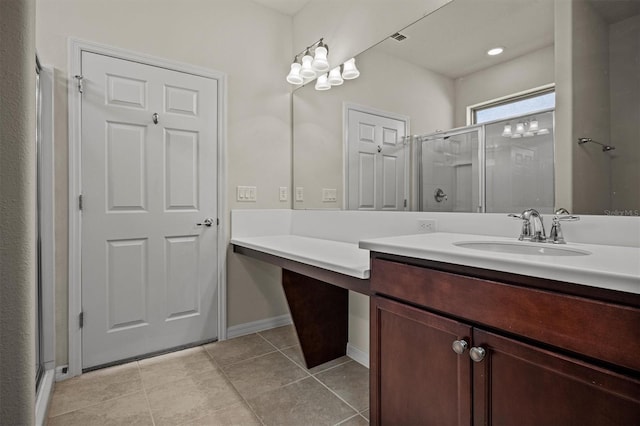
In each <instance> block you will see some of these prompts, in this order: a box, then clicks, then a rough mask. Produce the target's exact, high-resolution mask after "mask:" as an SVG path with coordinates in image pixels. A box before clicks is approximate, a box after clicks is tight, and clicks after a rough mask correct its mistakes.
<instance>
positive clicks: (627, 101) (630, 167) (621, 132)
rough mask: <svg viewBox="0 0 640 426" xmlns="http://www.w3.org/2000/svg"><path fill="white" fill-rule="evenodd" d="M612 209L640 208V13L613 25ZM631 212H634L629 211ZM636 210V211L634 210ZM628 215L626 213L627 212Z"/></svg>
mask: <svg viewBox="0 0 640 426" xmlns="http://www.w3.org/2000/svg"><path fill="white" fill-rule="evenodd" d="M609 61H610V62H609V76H610V84H611V86H610V89H611V123H616V125H612V126H611V136H610V141H609V142H608V143H610V144H612V145H614V146H615V147H616V150H615V151H612V152H611V157H612V165H611V170H612V175H611V193H612V199H611V209H612V210H614V211H616V210H617V211H623V212H624V211H626V212H627V213H626V214H635V215H638V214H640V213H638V212H639V211H640V190H638V184H639V183H640V167H638V164H640V120H639V118H640V15H636V16H634V17H632V18H628V19H625V20H624V21H622V22H618V23H616V24H613V25H611V26H610V27H609ZM629 211H631V213H629ZM634 212H635V213H634ZM623 214H625V213H623Z"/></svg>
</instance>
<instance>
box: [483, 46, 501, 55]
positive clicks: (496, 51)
mask: <svg viewBox="0 0 640 426" xmlns="http://www.w3.org/2000/svg"><path fill="white" fill-rule="evenodd" d="M502 52H504V47H494V48H492V49H489V50H487V55H489V56H496V55H499V54H501V53H502Z"/></svg>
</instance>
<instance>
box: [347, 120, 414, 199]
mask: <svg viewBox="0 0 640 426" xmlns="http://www.w3.org/2000/svg"><path fill="white" fill-rule="evenodd" d="M346 127H347V156H348V158H347V178H348V179H347V194H348V200H347V202H348V209H349V210H405V207H406V205H405V200H406V194H407V192H408V191H407V189H406V182H407V176H406V169H407V166H406V160H407V157H406V156H407V153H406V151H407V149H406V148H408V145H405V143H404V142H405V133H406V127H407V122H406V121H405V120H401V119H397V118H393V117H388V116H384V115H382V114H378V113H369V112H364V111H360V110H356V109H348V111H347V126H346Z"/></svg>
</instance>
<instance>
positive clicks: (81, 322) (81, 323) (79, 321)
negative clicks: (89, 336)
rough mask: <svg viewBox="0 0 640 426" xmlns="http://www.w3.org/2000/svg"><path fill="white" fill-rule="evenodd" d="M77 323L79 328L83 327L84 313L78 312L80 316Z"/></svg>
mask: <svg viewBox="0 0 640 426" xmlns="http://www.w3.org/2000/svg"><path fill="white" fill-rule="evenodd" d="M78 323H79V324H80V328H82V327H84V312H80V315H78Z"/></svg>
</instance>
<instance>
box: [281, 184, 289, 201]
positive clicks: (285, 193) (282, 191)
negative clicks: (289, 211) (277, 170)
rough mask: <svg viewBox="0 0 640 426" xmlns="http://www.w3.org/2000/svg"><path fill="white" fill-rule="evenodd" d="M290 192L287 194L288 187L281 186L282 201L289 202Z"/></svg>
mask: <svg viewBox="0 0 640 426" xmlns="http://www.w3.org/2000/svg"><path fill="white" fill-rule="evenodd" d="M288 198H289V197H288V192H287V187H286V186H281V187H280V201H287V199H288Z"/></svg>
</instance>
